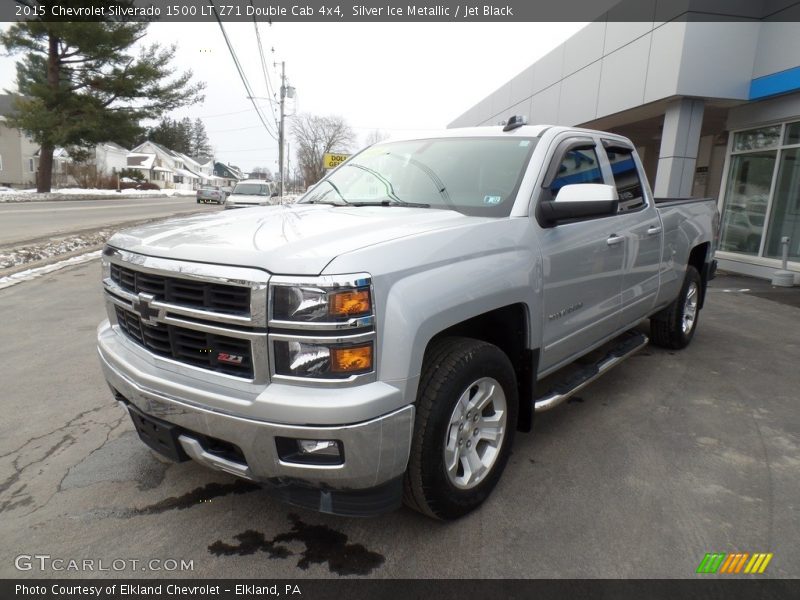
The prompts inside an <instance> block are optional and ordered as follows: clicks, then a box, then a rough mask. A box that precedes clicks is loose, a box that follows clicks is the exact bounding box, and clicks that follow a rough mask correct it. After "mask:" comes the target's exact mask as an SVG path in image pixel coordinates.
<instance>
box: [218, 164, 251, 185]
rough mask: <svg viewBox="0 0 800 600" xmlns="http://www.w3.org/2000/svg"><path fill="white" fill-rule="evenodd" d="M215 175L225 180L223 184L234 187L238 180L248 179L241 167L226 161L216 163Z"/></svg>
mask: <svg viewBox="0 0 800 600" xmlns="http://www.w3.org/2000/svg"><path fill="white" fill-rule="evenodd" d="M214 175H216V176H217V177H221V178H222V179H223V181H224V183H223V185H226V186H229V187H233V186H234V185H236V183H237V182H239V181H241V180H242V179H246V177H245V174H244V173H242V170H241V169H240V168H239V167H235V166H234V165H226V164H225V163H221V162H215V163H214Z"/></svg>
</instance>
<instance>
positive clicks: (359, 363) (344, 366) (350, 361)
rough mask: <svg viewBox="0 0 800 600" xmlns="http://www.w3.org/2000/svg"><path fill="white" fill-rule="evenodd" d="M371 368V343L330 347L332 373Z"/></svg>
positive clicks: (354, 371)
mask: <svg viewBox="0 0 800 600" xmlns="http://www.w3.org/2000/svg"><path fill="white" fill-rule="evenodd" d="M370 369H372V344H367V345H366V346H350V347H349V348H331V372H332V373H356V372H359V371H369V370H370Z"/></svg>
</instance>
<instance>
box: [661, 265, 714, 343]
mask: <svg viewBox="0 0 800 600" xmlns="http://www.w3.org/2000/svg"><path fill="white" fill-rule="evenodd" d="M702 285H703V282H702V280H701V279H700V273H698V272H697V269H695V268H694V267H693V266H691V265H689V266H688V267H687V268H686V276H685V277H684V280H683V287H682V288H681V293H680V294H679V295H678V297H677V298H676V299H675V300H674V301H673V302H672V304H670V305H669V306H668V307H667V308H665V309H664V310H663V311H661V312H660V313H658V314H656V315H653V316H652V317H651V318H650V339H651V341H652V342H653V343H654V344H655V345H656V346H661V347H663V348H671V349H673V350H679V349H681V348H685V347H686V346H688V345H689V342H691V341H692V338H693V337H694V332H695V330H696V329H697V319H698V318H699V317H700V293H701V290H702Z"/></svg>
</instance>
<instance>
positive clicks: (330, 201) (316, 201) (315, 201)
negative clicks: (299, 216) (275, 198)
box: [297, 200, 349, 206]
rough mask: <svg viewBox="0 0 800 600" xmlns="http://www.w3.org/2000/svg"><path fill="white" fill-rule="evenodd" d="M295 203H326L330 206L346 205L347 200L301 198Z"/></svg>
mask: <svg viewBox="0 0 800 600" xmlns="http://www.w3.org/2000/svg"><path fill="white" fill-rule="evenodd" d="M297 204H328V205H330V206H347V205H348V204H349V203H348V202H340V201H337V200H303V201H302V202H298V203H297Z"/></svg>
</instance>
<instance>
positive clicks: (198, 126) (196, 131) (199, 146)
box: [189, 117, 214, 159]
mask: <svg viewBox="0 0 800 600" xmlns="http://www.w3.org/2000/svg"><path fill="white" fill-rule="evenodd" d="M191 138H192V139H191V152H189V155H190V156H192V157H193V158H200V159H203V158H205V159H208V158H211V157H212V156H214V150H213V149H212V148H211V142H210V141H209V139H208V134H206V126H205V125H204V124H203V122H202V121H201V120H200V118H199V117H198V118H197V119H195V120H194V124H193V125H192V135H191Z"/></svg>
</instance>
